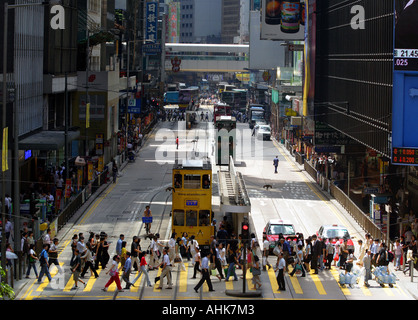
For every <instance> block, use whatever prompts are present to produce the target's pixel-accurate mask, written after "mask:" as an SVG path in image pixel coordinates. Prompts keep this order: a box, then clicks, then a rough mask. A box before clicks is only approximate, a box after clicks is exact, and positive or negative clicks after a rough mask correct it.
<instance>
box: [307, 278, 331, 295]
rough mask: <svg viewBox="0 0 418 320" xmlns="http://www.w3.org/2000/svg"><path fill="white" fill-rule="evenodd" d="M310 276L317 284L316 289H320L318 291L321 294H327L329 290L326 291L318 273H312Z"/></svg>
mask: <svg viewBox="0 0 418 320" xmlns="http://www.w3.org/2000/svg"><path fill="white" fill-rule="evenodd" d="M310 276H311V278H312V280H313V282H314V284H315V287H316V289H317V290H318V293H319V294H320V295H326V294H327V292H326V291H325V289H324V286H323V285H322V282H321V280H320V279H319V277H318V275H317V274H315V273H310Z"/></svg>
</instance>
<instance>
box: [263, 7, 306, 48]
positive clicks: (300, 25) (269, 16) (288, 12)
mask: <svg viewBox="0 0 418 320" xmlns="http://www.w3.org/2000/svg"><path fill="white" fill-rule="evenodd" d="M261 4H262V10H261V12H262V15H261V35H260V38H261V39H262V40H295V41H296V40H304V37H305V0H262V2H261Z"/></svg>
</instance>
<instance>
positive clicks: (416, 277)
mask: <svg viewBox="0 0 418 320" xmlns="http://www.w3.org/2000/svg"><path fill="white" fill-rule="evenodd" d="M272 140H273V143H274V144H275V145H276V147H277V148H279V149H280V150H281V151H282V153H283V154H286V156H288V158H289V159H291V160H292V161H293V163H294V165H295V166H296V167H297V168H298V169H300V170H301V172H302V173H303V174H304V175H305V176H306V178H307V179H308V180H309V181H311V182H313V184H314V185H315V187H316V189H317V191H319V192H320V193H321V194H322V195H323V196H324V197H325V198H326V199H327V200H329V201H330V202H332V203H333V204H334V205H335V204H338V201H337V200H335V199H334V198H332V197H331V195H330V194H329V193H328V192H326V191H324V190H322V189H321V188H320V187H319V185H318V184H317V183H316V181H315V180H314V179H312V177H311V176H310V175H309V174H308V173H307V172H306V171H305V169H304V166H303V165H300V164H299V163H298V162H297V161H296V160H295V157H294V156H293V155H291V154H290V152H289V151H288V150H287V149H286V148H285V147H284V145H282V144H281V143H279V142H278V141H277V140H275V139H273V138H272ZM389 270H390V271H391V273H392V272H393V273H394V274H395V275H396V277H397V278H398V280H397V281H396V285H398V286H400V287H401V288H402V289H404V290H406V291H408V293H409V294H410V295H412V296H413V297H414V299H416V300H418V271H417V270H416V269H414V270H413V271H414V273H413V281H411V276H409V273H408V272H407V274H406V275H404V274H403V272H402V271H394V270H395V268H394V264H393V263H390V265H389Z"/></svg>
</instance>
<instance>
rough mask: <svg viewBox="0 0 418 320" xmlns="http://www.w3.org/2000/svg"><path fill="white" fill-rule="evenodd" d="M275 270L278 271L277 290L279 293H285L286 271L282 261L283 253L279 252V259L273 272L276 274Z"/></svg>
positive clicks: (284, 263)
mask: <svg viewBox="0 0 418 320" xmlns="http://www.w3.org/2000/svg"><path fill="white" fill-rule="evenodd" d="M277 270H278V271H279V273H278V274H277V278H276V280H277V284H278V285H279V289H278V290H280V291H286V283H285V281H284V272H285V270H286V261H285V260H284V257H283V252H280V254H279V257H278V258H277V264H276V269H275V271H276V272H277Z"/></svg>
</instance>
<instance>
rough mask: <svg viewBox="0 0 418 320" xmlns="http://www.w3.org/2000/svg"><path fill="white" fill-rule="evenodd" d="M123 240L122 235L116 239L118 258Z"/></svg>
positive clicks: (123, 236)
mask: <svg viewBox="0 0 418 320" xmlns="http://www.w3.org/2000/svg"><path fill="white" fill-rule="evenodd" d="M124 240H125V235H123V234H120V235H119V239H118V241H117V242H116V254H117V255H118V256H121V255H122V242H123V241H124Z"/></svg>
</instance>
